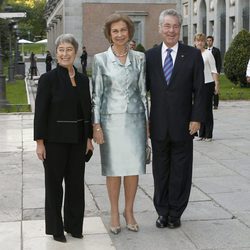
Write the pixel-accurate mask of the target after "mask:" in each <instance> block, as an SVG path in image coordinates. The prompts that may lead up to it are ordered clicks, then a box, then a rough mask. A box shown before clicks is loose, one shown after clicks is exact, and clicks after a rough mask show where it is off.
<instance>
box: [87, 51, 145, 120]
mask: <svg viewBox="0 0 250 250" xmlns="http://www.w3.org/2000/svg"><path fill="white" fill-rule="evenodd" d="M92 84H93V94H92V101H93V102H92V103H93V123H100V116H101V115H102V114H118V113H119V114H121V113H126V112H127V113H143V112H145V116H146V119H148V114H147V98H146V83H145V55H144V54H143V53H141V52H138V51H134V50H129V52H128V55H127V59H126V62H125V64H121V63H120V61H119V60H118V59H117V58H116V56H115V55H114V54H113V52H112V49H111V47H110V48H109V49H108V50H107V51H105V52H103V53H99V54H96V55H95V56H94V60H93V66H92Z"/></svg>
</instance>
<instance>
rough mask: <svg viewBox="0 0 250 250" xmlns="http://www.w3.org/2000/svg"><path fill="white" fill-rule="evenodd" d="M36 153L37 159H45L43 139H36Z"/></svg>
mask: <svg viewBox="0 0 250 250" xmlns="http://www.w3.org/2000/svg"><path fill="white" fill-rule="evenodd" d="M36 154H37V157H38V159H39V160H41V161H44V160H45V159H46V150H45V146H44V142H43V140H37V141H36Z"/></svg>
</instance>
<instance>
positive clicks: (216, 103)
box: [214, 94, 220, 107]
mask: <svg viewBox="0 0 250 250" xmlns="http://www.w3.org/2000/svg"><path fill="white" fill-rule="evenodd" d="M219 99H220V98H219V94H217V95H215V94H214V107H218V106H219Z"/></svg>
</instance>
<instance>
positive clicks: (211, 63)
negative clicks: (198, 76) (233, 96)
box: [202, 49, 218, 83]
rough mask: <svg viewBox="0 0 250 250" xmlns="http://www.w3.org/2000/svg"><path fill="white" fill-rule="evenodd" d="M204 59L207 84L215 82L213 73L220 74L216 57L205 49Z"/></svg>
mask: <svg viewBox="0 0 250 250" xmlns="http://www.w3.org/2000/svg"><path fill="white" fill-rule="evenodd" d="M202 58H203V61H204V77H205V83H209V82H214V78H213V75H212V73H215V74H218V72H217V70H216V65H215V60H214V56H213V54H212V53H211V52H209V50H207V49H205V50H204V51H203V52H202Z"/></svg>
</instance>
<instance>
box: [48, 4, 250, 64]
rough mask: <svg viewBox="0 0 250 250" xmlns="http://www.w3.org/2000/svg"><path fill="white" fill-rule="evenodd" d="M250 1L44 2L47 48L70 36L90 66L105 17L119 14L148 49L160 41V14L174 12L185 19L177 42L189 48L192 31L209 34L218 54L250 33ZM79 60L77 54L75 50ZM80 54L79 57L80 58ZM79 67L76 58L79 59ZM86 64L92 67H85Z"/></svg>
mask: <svg viewBox="0 0 250 250" xmlns="http://www.w3.org/2000/svg"><path fill="white" fill-rule="evenodd" d="M249 2H250V0H137V1H136V0H126V1H125V0H48V1H47V5H46V10H45V18H46V20H47V36H48V49H49V50H50V51H51V52H52V54H53V55H55V46H54V41H55V39H56V37H57V36H58V35H60V34H62V33H72V34H73V35H74V36H75V37H76V39H77V40H78V42H79V45H80V48H81V47H82V46H83V45H84V46H86V48H87V52H88V55H89V62H91V58H92V57H93V55H94V54H96V53H98V52H100V51H104V50H106V49H107V47H108V46H109V43H108V41H106V39H105V38H104V35H103V25H104V22H105V19H106V18H107V17H108V16H109V15H110V14H112V13H115V12H119V13H123V14H126V15H128V16H130V18H131V19H132V20H133V22H134V24H135V36H134V39H135V40H136V42H137V43H141V44H142V45H143V46H144V47H145V48H146V49H148V48H150V47H152V46H153V45H154V44H157V43H159V42H160V41H161V38H160V36H159V33H158V17H159V14H160V12H161V11H162V10H164V9H167V8H175V9H177V10H178V11H179V12H180V13H182V15H183V26H182V32H181V39H182V41H183V42H184V43H186V44H189V45H193V37H194V34H196V33H198V32H199V33H200V32H202V33H205V34H206V35H213V36H214V38H215V43H214V45H215V46H216V47H218V48H220V50H221V52H222V54H224V53H225V51H226V50H227V48H228V47H229V45H230V43H231V41H232V39H233V38H234V36H235V35H236V34H237V33H238V32H239V31H240V30H242V29H243V28H245V29H246V30H250V24H249V16H250V10H249ZM78 53H79V56H80V54H81V51H80V50H79V51H78ZM79 56H78V59H79ZM77 63H79V60H77ZM89 65H90V64H89Z"/></svg>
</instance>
